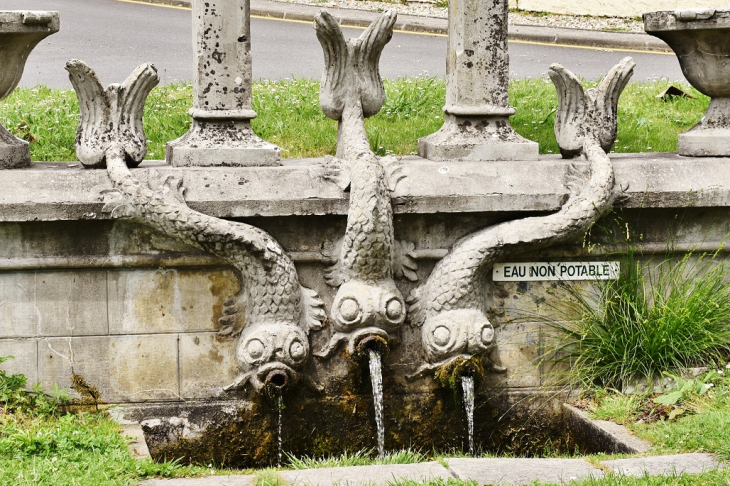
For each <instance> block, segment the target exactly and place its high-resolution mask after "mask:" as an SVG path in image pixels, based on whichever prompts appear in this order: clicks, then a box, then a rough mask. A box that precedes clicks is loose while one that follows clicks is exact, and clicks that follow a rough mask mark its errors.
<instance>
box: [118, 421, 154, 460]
mask: <svg viewBox="0 0 730 486" xmlns="http://www.w3.org/2000/svg"><path fill="white" fill-rule="evenodd" d="M122 437H131V439H127V443H128V445H129V455H130V456H132V459H149V458H150V450H149V449H148V448H147V443H146V442H145V439H144V432H143V431H142V427H141V426H140V425H139V424H125V425H122Z"/></svg>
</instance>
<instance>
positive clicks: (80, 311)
mask: <svg viewBox="0 0 730 486" xmlns="http://www.w3.org/2000/svg"><path fill="white" fill-rule="evenodd" d="M35 302H36V308H37V309H38V313H39V314H40V316H41V323H40V324H41V325H40V335H41V336H84V335H97V336H98V335H104V334H108V333H109V322H108V318H107V307H106V305H105V304H104V303H105V302H107V277H106V272H105V271H103V270H102V271H76V272H38V273H37V274H36V295H35Z"/></svg>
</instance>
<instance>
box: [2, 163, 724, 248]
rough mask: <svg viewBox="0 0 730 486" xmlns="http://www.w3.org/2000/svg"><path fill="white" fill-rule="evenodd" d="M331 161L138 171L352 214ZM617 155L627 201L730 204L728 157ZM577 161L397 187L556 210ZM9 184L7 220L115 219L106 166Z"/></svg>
mask: <svg viewBox="0 0 730 486" xmlns="http://www.w3.org/2000/svg"><path fill="white" fill-rule="evenodd" d="M321 161H322V159H305V160H284V161H283V163H284V165H283V166H281V167H272V168H268V169H267V170H265V171H260V170H257V169H256V168H234V167H231V168H225V169H224V168H221V169H220V170H215V171H210V170H205V169H196V168H187V169H171V168H166V167H165V166H164V165H160V162H155V161H145V162H144V163H142V165H141V168H138V169H134V170H133V173H134V174H135V177H138V178H140V179H142V180H146V179H147V178H148V173H149V172H150V170H151V169H154V170H155V171H157V172H158V173H159V174H160V177H162V178H165V177H166V176H168V175H176V176H177V177H182V178H183V179H184V180H185V184H186V187H187V191H186V193H185V200H186V202H187V203H188V204H189V206H190V207H191V208H193V209H195V210H198V211H201V212H204V213H206V214H208V215H211V216H216V217H222V218H250V217H253V216H261V217H272V216H288V215H294V216H311V215H328V214H332V215H343V214H347V208H348V195H347V193H346V192H344V191H343V190H342V189H341V188H340V187H338V186H337V185H336V184H334V183H332V182H330V181H327V180H324V179H323V178H322V174H323V169H322V165H321ZM611 161H612V162H613V165H614V168H615V172H616V181H617V184H618V185H619V186H620V187H624V188H625V187H628V189H627V191H626V192H625V195H626V200H625V201H624V202H623V206H624V207H626V208H678V207H687V206H688V205H691V206H692V207H698V208H699V207H729V206H730V166H729V165H728V164H727V163H726V162H725V161H724V159H716V158H712V157H706V158H703V157H696V158H692V159H688V158H686V157H681V156H679V155H677V154H668V153H645V154H611ZM578 165H579V166H582V164H581V163H579V164H578ZM569 167H570V163H569V162H566V161H563V160H562V159H561V158H560V156H559V155H552V156H550V155H548V156H541V158H540V163H539V164H535V163H529V162H527V161H525V162H519V161H512V162H499V161H496V162H492V163H490V164H488V165H485V164H480V163H478V162H453V163H452V162H433V161H428V160H424V159H421V158H418V157H403V158H402V159H401V170H402V173H403V175H405V177H404V178H403V179H402V180H401V181H400V182H398V184H397V186H396V187H395V190H394V191H393V212H394V214H395V215H396V216H398V215H404V214H432V213H437V212H438V213H451V214H453V213H477V212H490V213H491V212H502V213H504V212H510V211H512V212H521V213H523V214H527V213H534V212H540V211H555V210H557V209H559V208H560V206H561V203H562V202H563V201H564V200H565V198H566V196H567V194H568V190H567V189H566V186H565V185H566V180H567V177H566V176H567V174H568V169H569ZM242 186H243V187H245V191H243V192H242V189H241V187H242ZM0 189H1V190H0V221H7V222H12V221H54V220H88V219H108V218H110V215H109V214H105V213H103V212H102V207H103V205H104V203H103V202H102V201H101V199H100V197H99V193H100V192H101V191H104V190H109V189H111V183H110V182H109V181H108V178H107V176H106V174H104V173H103V172H102V171H85V170H82V169H80V168H79V167H78V166H77V167H71V166H69V165H67V164H58V163H43V164H40V163H35V164H33V166H32V167H31V168H29V169H26V170H23V171H6V172H4V173H3V178H2V179H1V180H0ZM495 220H496V221H499V217H495ZM487 222H488V221H487ZM77 239H78V237H77Z"/></svg>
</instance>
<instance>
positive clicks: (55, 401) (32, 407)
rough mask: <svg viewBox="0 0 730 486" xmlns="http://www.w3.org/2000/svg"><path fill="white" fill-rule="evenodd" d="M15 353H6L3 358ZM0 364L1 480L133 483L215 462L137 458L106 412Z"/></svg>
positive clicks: (20, 482) (192, 471)
mask: <svg viewBox="0 0 730 486" xmlns="http://www.w3.org/2000/svg"><path fill="white" fill-rule="evenodd" d="M7 359H10V357H0V363H2V362H4V361H6V360H7ZM26 384H27V379H26V377H25V376H24V375H22V374H12V375H11V374H8V373H7V372H6V371H4V370H2V369H0V484H13V485H17V486H21V485H37V484H47V485H84V486H85V485H89V484H93V485H133V484H136V483H137V482H138V481H139V480H140V479H143V478H146V477H177V476H183V475H184V476H190V475H192V476H200V475H204V474H212V473H214V471H212V470H211V469H210V468H203V467H196V466H180V465H179V464H177V462H175V461H167V462H161V463H156V462H152V461H150V460H144V461H140V460H135V459H132V457H131V456H130V454H129V448H128V446H127V442H126V440H125V438H124V437H122V436H121V434H120V432H121V426H120V425H119V423H117V422H115V421H114V420H112V419H111V418H110V417H109V416H108V415H107V414H105V413H103V412H95V413H82V412H79V413H75V414H73V413H66V412H65V408H66V403H65V397H67V394H66V393H65V391H64V390H58V388H57V387H54V388H55V390H54V391H55V394H54V395H53V396H52V395H48V394H46V393H44V392H43V391H42V390H41V388H40V384H36V385H35V386H33V387H32V390H26Z"/></svg>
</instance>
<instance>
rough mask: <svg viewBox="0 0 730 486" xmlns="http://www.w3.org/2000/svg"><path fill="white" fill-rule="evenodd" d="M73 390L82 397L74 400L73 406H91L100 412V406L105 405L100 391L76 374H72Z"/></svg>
mask: <svg viewBox="0 0 730 486" xmlns="http://www.w3.org/2000/svg"><path fill="white" fill-rule="evenodd" d="M71 389H72V390H74V391H75V392H76V393H78V394H79V395H80V398H77V399H75V400H73V402H72V404H73V405H82V406H91V407H94V409H96V410H98V409H99V404H101V403H103V401H102V397H101V392H100V391H99V389H98V388H96V387H95V386H93V385H90V384H89V383H88V382H87V381H86V379H84V377H83V376H81V375H77V374H76V373H74V372H71Z"/></svg>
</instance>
